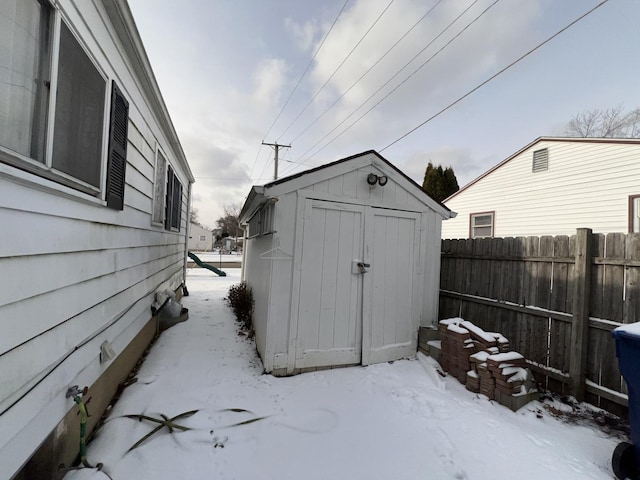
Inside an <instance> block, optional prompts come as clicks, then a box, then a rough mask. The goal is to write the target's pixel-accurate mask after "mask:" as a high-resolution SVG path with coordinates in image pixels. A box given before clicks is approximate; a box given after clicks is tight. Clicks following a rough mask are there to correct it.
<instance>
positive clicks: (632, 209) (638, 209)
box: [629, 195, 640, 233]
mask: <svg viewBox="0 0 640 480" xmlns="http://www.w3.org/2000/svg"><path fill="white" fill-rule="evenodd" d="M638 232H640V195H631V196H629V233H638Z"/></svg>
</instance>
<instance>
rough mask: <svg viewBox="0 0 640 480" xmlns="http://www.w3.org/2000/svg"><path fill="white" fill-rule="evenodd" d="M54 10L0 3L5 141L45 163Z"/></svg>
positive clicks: (0, 116) (1, 136) (0, 141)
mask: <svg viewBox="0 0 640 480" xmlns="http://www.w3.org/2000/svg"><path fill="white" fill-rule="evenodd" d="M52 18H53V13H52V9H51V7H50V6H49V4H48V3H46V2H39V1H36V0H30V1H29V0H3V2H2V4H1V5H0V45H2V46H3V47H2V48H1V49H0V65H1V66H2V68H0V105H1V108H0V145H2V147H3V148H4V149H7V150H9V151H11V152H15V153H18V154H20V155H22V156H24V157H27V158H31V159H33V160H35V161H36V162H40V163H45V131H46V127H47V114H48V106H49V88H50V80H51V73H50V65H51V31H52Z"/></svg>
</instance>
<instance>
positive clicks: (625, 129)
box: [565, 105, 640, 138]
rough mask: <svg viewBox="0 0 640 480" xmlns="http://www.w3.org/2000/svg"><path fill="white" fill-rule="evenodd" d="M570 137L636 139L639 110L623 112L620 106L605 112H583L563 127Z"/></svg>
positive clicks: (639, 122)
mask: <svg viewBox="0 0 640 480" xmlns="http://www.w3.org/2000/svg"><path fill="white" fill-rule="evenodd" d="M565 132H566V134H567V135H568V136H570V137H599V138H612V137H615V138H637V137H638V136H640V108H636V109H635V110H631V111H630V112H625V110H624V107H623V106H622V105H618V106H617V107H612V108H607V109H606V110H598V109H595V110H585V111H584V112H580V113H578V114H576V115H575V116H574V117H573V118H572V119H571V120H570V121H569V123H568V124H567V126H566V127H565Z"/></svg>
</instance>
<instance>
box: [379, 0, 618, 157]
mask: <svg viewBox="0 0 640 480" xmlns="http://www.w3.org/2000/svg"><path fill="white" fill-rule="evenodd" d="M608 1H609V0H603V1H602V2H600V3H599V4H597V5H596V6H594V7H593V8H591V9H590V10H588V11H587V12H586V13H584V14H582V15H580V16H579V17H578V18H576V19H575V20H573V21H572V22H570V23H569V24H568V25H566V26H565V27H563V28H561V29H560V30H558V31H557V32H556V33H554V34H553V35H551V36H550V37H548V38H547V39H546V40H544V41H543V42H541V43H539V44H538V45H536V46H535V47H533V48H532V49H531V50H529V51H527V52H526V53H524V54H523V55H521V56H520V57H518V58H517V59H516V60H514V61H513V62H511V63H510V64H509V65H507V66H506V67H504V68H502V69H500V70H499V71H497V72H496V73H494V74H493V75H491V76H490V77H489V78H487V79H486V80H485V81H483V82H482V83H480V84H478V85H477V86H475V87H474V88H472V89H471V90H469V91H468V92H467V93H465V94H464V95H462V96H461V97H460V98H458V99H457V100H455V101H453V102H451V103H450V104H449V105H447V106H446V107H444V108H443V109H442V110H440V111H439V112H437V113H435V114H434V115H432V116H431V117H429V118H427V119H426V120H425V121H423V122H422V123H420V124H418V125H417V126H415V127H414V128H412V129H411V130H409V131H408V132H407V133H405V134H404V135H402V136H400V137H398V138H397V139H396V140H394V141H393V142H391V143H390V144H388V145H387V146H385V147H384V148H382V149H381V150H379V151H380V152H383V151H385V150H386V149H387V148H389V147H391V146H392V145H395V144H396V143H398V142H399V141H400V140H402V139H404V138H406V137H407V136H409V135H411V134H412V133H413V132H415V131H416V130H418V129H419V128H421V127H423V126H424V125H426V124H427V123H429V122H430V121H432V120H433V119H434V118H436V117H438V116H440V115H441V114H443V113H444V112H446V111H447V110H449V109H450V108H451V107H453V106H454V105H456V104H458V103H460V102H461V101H462V100H464V99H465V98H467V97H468V96H469V95H471V94H472V93H474V92H475V91H477V90H479V89H480V88H482V87H483V86H485V85H486V84H487V83H489V82H490V81H492V80H493V79H495V78H496V77H498V76H499V75H502V74H503V73H504V72H506V71H507V70H509V69H510V68H511V67H513V66H514V65H516V64H517V63H519V62H520V61H522V60H523V59H525V58H526V57H528V56H529V55H531V54H532V53H533V52H535V51H536V50H538V49H540V48H542V47H543V46H544V45H546V44H547V43H549V42H550V41H551V40H553V39H554V38H556V37H557V36H558V35H560V34H562V33H563V32H565V31H567V30H568V29H569V28H571V27H572V26H574V25H575V24H576V23H578V22H579V21H580V20H582V19H583V18H585V17H586V16H588V15H590V14H591V13H593V12H594V11H596V10H597V9H598V8H600V7H602V6H603V5H604V4H605V3H607V2H608Z"/></svg>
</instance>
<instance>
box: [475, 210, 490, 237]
mask: <svg viewBox="0 0 640 480" xmlns="http://www.w3.org/2000/svg"><path fill="white" fill-rule="evenodd" d="M494 220H495V212H480V213H472V214H471V215H469V236H470V237H471V238H486V237H493V227H494Z"/></svg>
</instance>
